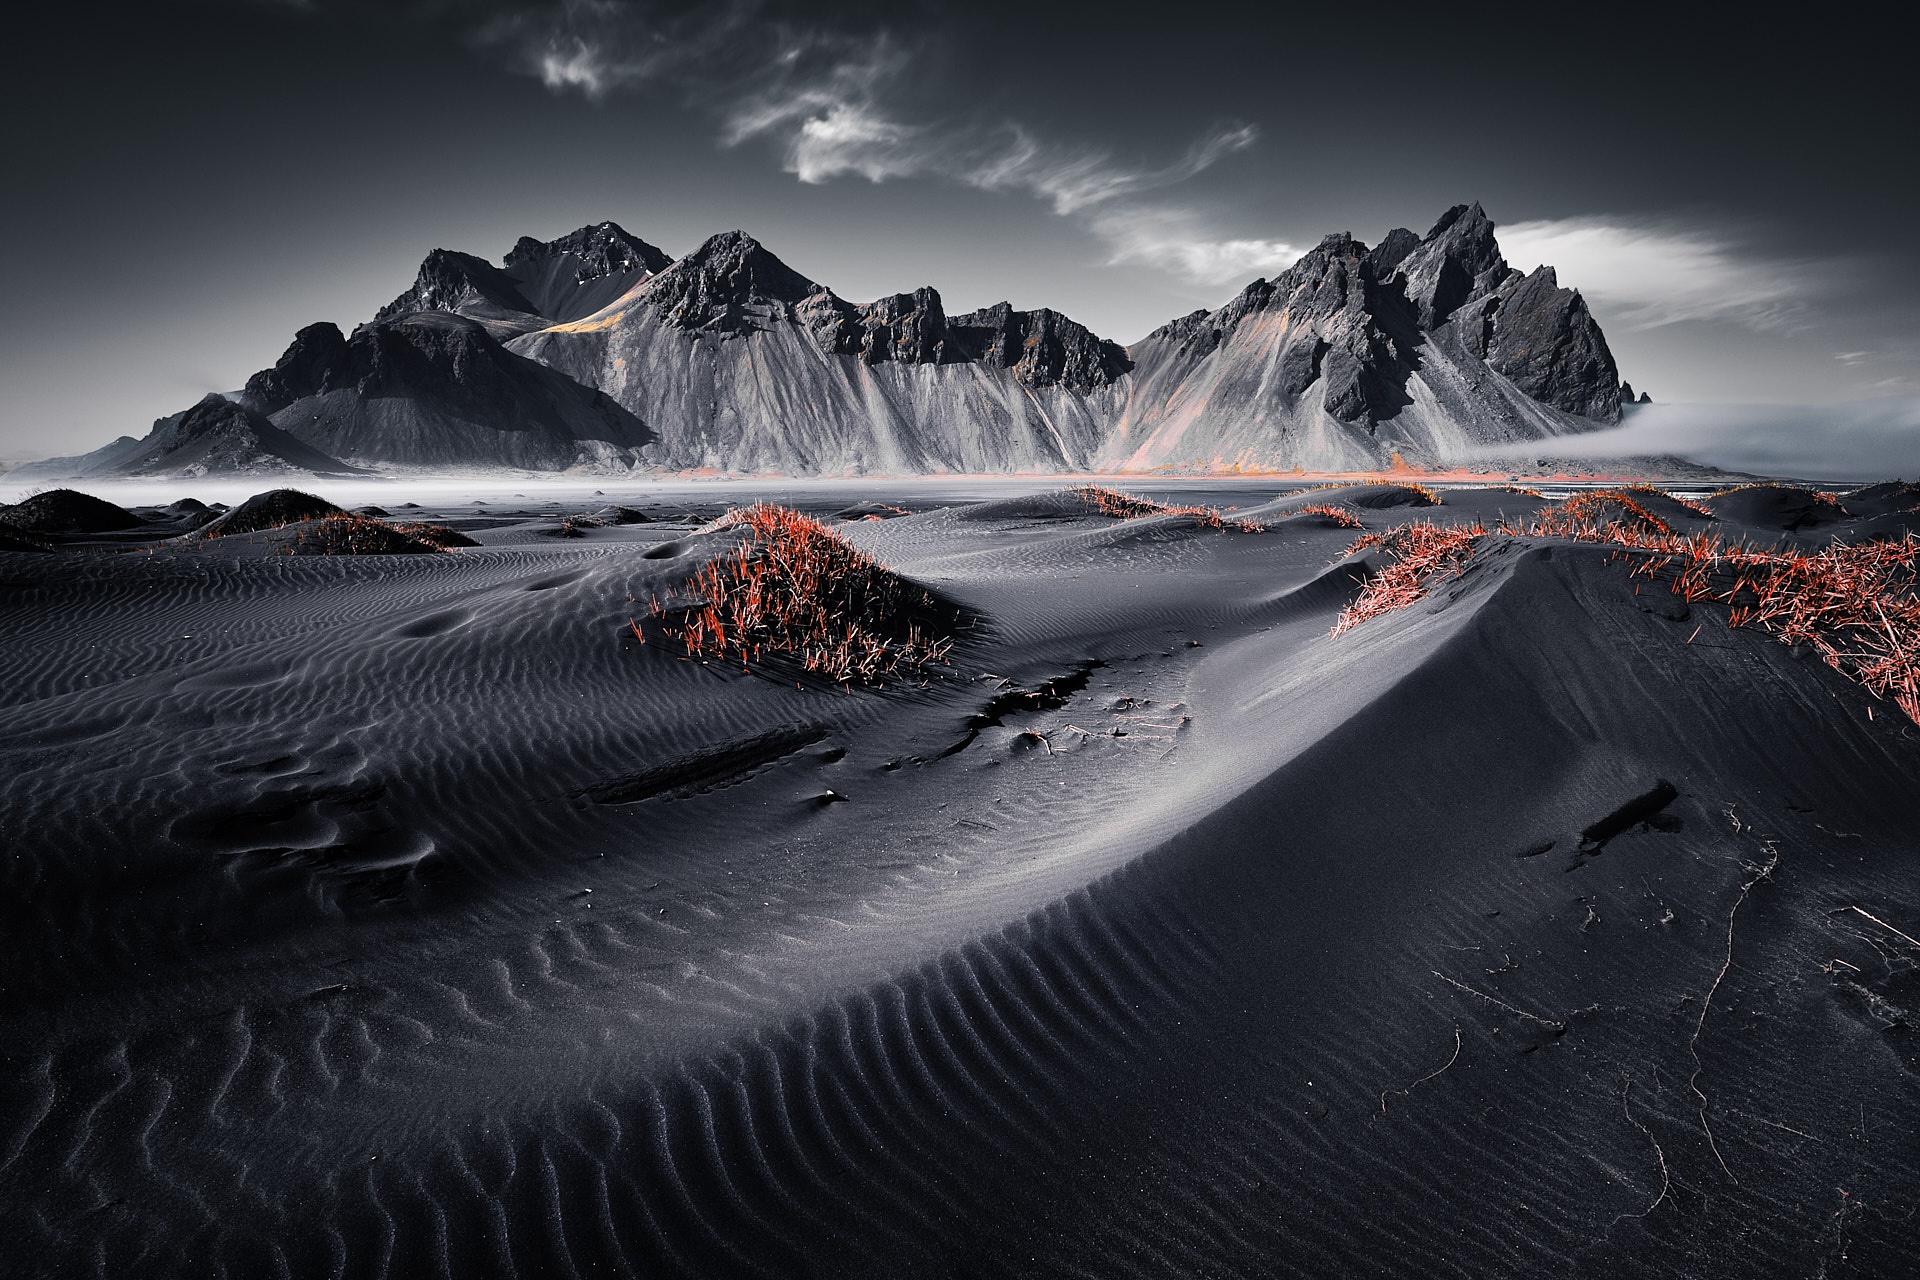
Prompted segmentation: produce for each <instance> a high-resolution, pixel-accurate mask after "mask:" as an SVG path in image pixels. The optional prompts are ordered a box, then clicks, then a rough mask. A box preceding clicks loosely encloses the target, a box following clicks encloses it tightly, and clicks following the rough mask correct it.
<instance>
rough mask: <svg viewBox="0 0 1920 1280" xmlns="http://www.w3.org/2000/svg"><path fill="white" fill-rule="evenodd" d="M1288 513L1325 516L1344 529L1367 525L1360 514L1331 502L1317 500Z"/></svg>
mask: <svg viewBox="0 0 1920 1280" xmlns="http://www.w3.org/2000/svg"><path fill="white" fill-rule="evenodd" d="M1287 515H1288V516H1325V517H1326V518H1327V519H1329V520H1331V521H1333V522H1334V523H1335V524H1337V525H1339V526H1340V527H1341V528H1342V529H1364V528H1366V527H1367V526H1366V525H1365V524H1363V523H1361V521H1360V517H1359V516H1356V515H1355V514H1353V512H1351V511H1349V510H1347V509H1346V508H1345V507H1336V506H1334V505H1333V504H1332V503H1330V502H1315V503H1312V504H1310V505H1308V506H1304V507H1295V508H1294V509H1293V510H1291V511H1289V512H1287Z"/></svg>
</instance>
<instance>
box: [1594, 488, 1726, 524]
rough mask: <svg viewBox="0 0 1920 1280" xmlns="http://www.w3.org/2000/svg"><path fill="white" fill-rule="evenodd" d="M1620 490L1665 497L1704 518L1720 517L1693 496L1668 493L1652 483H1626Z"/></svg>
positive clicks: (1621, 491)
mask: <svg viewBox="0 0 1920 1280" xmlns="http://www.w3.org/2000/svg"><path fill="white" fill-rule="evenodd" d="M1618 492H1620V493H1645V494H1650V495H1652V496H1653V497H1656V498H1665V499H1666V500H1667V501H1669V502H1677V503H1679V504H1680V505H1681V506H1683V507H1685V508H1686V509H1687V510H1689V511H1691V512H1693V514H1695V515H1697V516H1699V517H1700V518H1701V519H1703V520H1714V519H1718V517H1717V516H1715V515H1714V514H1713V512H1712V511H1711V510H1710V509H1709V508H1707V507H1703V506H1701V505H1700V504H1699V503H1697V502H1695V501H1694V500H1693V499H1692V498H1683V497H1681V496H1680V495H1679V494H1677V493H1668V492H1667V491H1666V490H1665V489H1659V488H1655V487H1654V486H1653V485H1650V484H1630V485H1624V486H1622V487H1621V488H1620V489H1619V490H1618Z"/></svg>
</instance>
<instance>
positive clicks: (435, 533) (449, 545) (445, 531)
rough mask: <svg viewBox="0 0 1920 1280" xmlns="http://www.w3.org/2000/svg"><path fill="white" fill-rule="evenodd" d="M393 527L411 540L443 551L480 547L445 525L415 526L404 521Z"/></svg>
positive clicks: (456, 530)
mask: <svg viewBox="0 0 1920 1280" xmlns="http://www.w3.org/2000/svg"><path fill="white" fill-rule="evenodd" d="M393 527H394V528H395V529H397V530H399V531H400V532H401V533H404V534H406V535H407V536H408V537H409V538H415V539H418V540H419V541H421V542H425V543H429V544H431V545H432V546H436V547H439V548H440V549H441V550H442V551H450V550H452V549H453V548H455V547H477V546H479V545H480V544H479V543H478V542H475V541H474V540H473V539H472V538H469V537H468V536H467V535H466V534H464V533H461V532H460V531H459V530H458V529H449V528H447V526H445V525H443V524H415V523H410V522H407V521H402V522H400V523H397V524H395V525H394V526H393Z"/></svg>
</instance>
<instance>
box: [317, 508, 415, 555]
mask: <svg viewBox="0 0 1920 1280" xmlns="http://www.w3.org/2000/svg"><path fill="white" fill-rule="evenodd" d="M290 531H291V532H292V533H293V541H292V542H291V543H289V544H288V545H286V546H284V547H281V548H280V553H281V554H282V555H289V556H404V555H420V554H422V553H432V552H437V551H439V550H440V548H439V547H438V546H436V545H434V544H433V543H431V542H428V541H426V540H425V539H423V538H416V537H413V536H410V535H409V534H406V533H403V532H401V531H400V530H399V529H396V528H394V527H393V526H392V525H390V524H382V523H381V522H380V521H378V520H369V519H367V518H366V517H364V516H350V515H345V514H342V515H337V516H327V517H324V518H323V519H319V520H309V521H307V522H305V523H304V524H301V525H299V526H297V527H295V528H294V529H292V530H290Z"/></svg>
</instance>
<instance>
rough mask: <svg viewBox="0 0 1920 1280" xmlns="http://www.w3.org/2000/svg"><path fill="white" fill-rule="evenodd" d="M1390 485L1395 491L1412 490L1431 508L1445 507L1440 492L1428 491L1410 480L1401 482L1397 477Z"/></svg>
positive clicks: (1428, 489)
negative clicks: (1430, 505)
mask: <svg viewBox="0 0 1920 1280" xmlns="http://www.w3.org/2000/svg"><path fill="white" fill-rule="evenodd" d="M1392 483H1393V486H1394V487H1395V488H1396V489H1411V490H1413V491H1414V492H1415V493H1417V494H1419V495H1420V496H1421V497H1423V498H1425V499H1426V500H1427V501H1428V502H1429V503H1431V504H1432V505H1433V506H1436V507H1443V506H1445V505H1446V503H1445V501H1444V500H1443V499H1442V498H1441V497H1440V491H1439V490H1438V489H1430V488H1428V487H1427V486H1426V485H1424V484H1416V483H1414V482H1413V481H1411V480H1403V479H1401V478H1400V477H1399V476H1395V477H1394V478H1393V481H1392Z"/></svg>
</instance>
